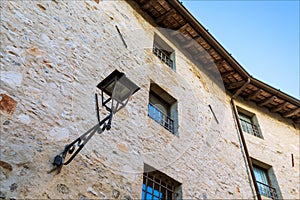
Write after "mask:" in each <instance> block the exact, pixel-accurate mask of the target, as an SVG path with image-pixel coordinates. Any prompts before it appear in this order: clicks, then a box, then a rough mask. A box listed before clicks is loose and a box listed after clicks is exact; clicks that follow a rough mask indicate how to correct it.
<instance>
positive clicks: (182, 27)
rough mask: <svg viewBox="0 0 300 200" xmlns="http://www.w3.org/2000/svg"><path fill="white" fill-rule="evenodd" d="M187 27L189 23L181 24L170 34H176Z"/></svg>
mask: <svg viewBox="0 0 300 200" xmlns="http://www.w3.org/2000/svg"><path fill="white" fill-rule="evenodd" d="M188 27H190V25H189V23H186V24H184V25H183V26H181V27H180V28H179V29H177V30H176V31H174V32H172V33H171V34H170V35H171V36H174V35H177V34H178V33H179V32H183V31H184V30H185V29H186V28H188Z"/></svg>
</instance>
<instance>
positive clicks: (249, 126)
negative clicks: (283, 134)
mask: <svg viewBox="0 0 300 200" xmlns="http://www.w3.org/2000/svg"><path fill="white" fill-rule="evenodd" d="M237 110H238V117H239V121H240V124H241V127H242V130H243V132H245V133H248V134H249V135H253V136H255V137H257V138H261V139H264V137H263V134H262V131H261V129H260V126H259V124H258V120H257V117H256V115H255V114H254V113H251V112H249V111H247V110H245V109H242V108H240V107H237ZM243 118H246V119H248V120H249V121H247V120H245V119H243Z"/></svg>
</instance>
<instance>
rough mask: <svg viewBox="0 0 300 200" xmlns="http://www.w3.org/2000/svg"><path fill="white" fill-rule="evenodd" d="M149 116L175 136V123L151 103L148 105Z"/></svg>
mask: <svg viewBox="0 0 300 200" xmlns="http://www.w3.org/2000/svg"><path fill="white" fill-rule="evenodd" d="M148 116H149V117H150V118H152V119H153V120H155V121H156V122H157V123H159V124H160V125H161V126H163V127H164V128H165V129H167V130H168V131H170V132H171V133H173V134H174V121H173V120H172V119H171V118H170V117H169V116H168V115H166V114H165V113H163V112H162V111H161V110H159V108H157V107H156V106H155V105H153V104H151V103H149V105H148Z"/></svg>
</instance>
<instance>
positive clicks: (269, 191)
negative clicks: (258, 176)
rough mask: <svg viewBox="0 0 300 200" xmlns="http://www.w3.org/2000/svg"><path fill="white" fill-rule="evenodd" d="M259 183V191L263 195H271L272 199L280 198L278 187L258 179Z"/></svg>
mask: <svg viewBox="0 0 300 200" xmlns="http://www.w3.org/2000/svg"><path fill="white" fill-rule="evenodd" d="M256 183H257V186H258V190H259V193H260V194H261V195H264V196H266V197H269V198H271V199H278V195H277V192H276V189H275V188H273V187H271V186H269V185H267V184H264V183H262V182H259V181H256Z"/></svg>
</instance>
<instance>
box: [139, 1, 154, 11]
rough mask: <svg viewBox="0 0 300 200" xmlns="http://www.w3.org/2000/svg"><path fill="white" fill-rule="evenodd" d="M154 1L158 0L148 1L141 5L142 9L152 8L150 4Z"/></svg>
mask: <svg viewBox="0 0 300 200" xmlns="http://www.w3.org/2000/svg"><path fill="white" fill-rule="evenodd" d="M153 2H156V0H149V1H146V3H145V4H144V5H142V6H141V8H142V10H147V9H148V8H150V6H151V5H152V3H153Z"/></svg>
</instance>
